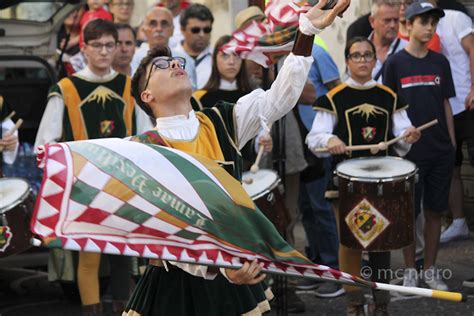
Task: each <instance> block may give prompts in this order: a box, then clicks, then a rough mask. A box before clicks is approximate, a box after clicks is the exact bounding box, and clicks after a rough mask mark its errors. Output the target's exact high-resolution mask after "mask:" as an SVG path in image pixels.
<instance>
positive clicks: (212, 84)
mask: <svg viewBox="0 0 474 316" xmlns="http://www.w3.org/2000/svg"><path fill="white" fill-rule="evenodd" d="M231 39H232V36H230V35H224V36H221V37H220V38H219V39H218V40H217V42H216V44H215V46H214V51H213V52H212V71H211V76H210V77H209V80H208V81H207V83H206V85H205V86H204V88H202V89H203V90H206V91H216V90H219V86H220V83H221V74H220V73H219V70H218V69H217V54H218V52H219V50H220V49H221V48H222V46H224V45H225V44H227V43H229V42H230V40H231ZM236 79H237V88H238V89H239V90H240V91H243V92H250V91H251V90H252V89H251V88H250V84H249V81H248V78H247V71H246V69H245V64H244V62H243V61H242V64H241V65H240V70H239V72H238V73H237V77H236Z"/></svg>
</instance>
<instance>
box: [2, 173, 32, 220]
mask: <svg viewBox="0 0 474 316" xmlns="http://www.w3.org/2000/svg"><path fill="white" fill-rule="evenodd" d="M29 191H30V186H29V184H28V182H26V181H25V180H23V179H20V178H0V197H1V199H0V213H3V212H5V211H8V210H9V209H11V208H13V207H15V206H16V205H17V204H18V203H19V202H21V201H23V200H24V198H25V196H26V195H28V193H29Z"/></svg>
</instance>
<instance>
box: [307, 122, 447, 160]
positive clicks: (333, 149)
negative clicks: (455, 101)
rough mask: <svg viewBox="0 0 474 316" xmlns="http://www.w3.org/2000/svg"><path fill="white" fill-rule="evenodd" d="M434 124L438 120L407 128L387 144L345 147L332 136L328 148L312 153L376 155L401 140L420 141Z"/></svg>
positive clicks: (408, 141) (411, 142)
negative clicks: (362, 152)
mask: <svg viewBox="0 0 474 316" xmlns="http://www.w3.org/2000/svg"><path fill="white" fill-rule="evenodd" d="M435 124H438V120H436V119H435V120H433V121H430V122H428V123H426V124H423V125H421V126H419V127H416V128H415V127H413V126H412V127H409V128H408V129H407V130H406V131H405V133H404V134H403V135H401V136H398V137H396V138H394V139H391V140H389V141H388V142H380V143H378V144H376V145H356V146H346V144H345V143H344V142H343V141H342V140H340V139H339V138H338V137H337V136H334V137H331V138H330V139H329V141H328V146H327V147H326V148H318V149H316V150H315V151H314V152H316V153H324V152H329V153H330V154H332V155H342V154H345V153H346V152H348V151H357V150H370V152H371V153H372V154H376V153H377V152H378V151H379V150H386V149H387V148H388V147H389V146H391V145H393V144H395V143H397V142H399V141H400V140H402V139H405V141H406V142H407V143H409V144H413V143H415V142H417V141H418V140H419V139H420V136H421V131H423V130H425V129H427V128H429V127H431V126H433V125H435Z"/></svg>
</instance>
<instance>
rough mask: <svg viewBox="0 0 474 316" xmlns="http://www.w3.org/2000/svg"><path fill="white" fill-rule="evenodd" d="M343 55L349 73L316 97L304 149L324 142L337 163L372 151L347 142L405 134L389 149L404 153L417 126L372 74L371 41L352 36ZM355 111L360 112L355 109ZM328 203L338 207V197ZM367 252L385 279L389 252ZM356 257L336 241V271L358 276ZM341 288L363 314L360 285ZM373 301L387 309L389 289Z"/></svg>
mask: <svg viewBox="0 0 474 316" xmlns="http://www.w3.org/2000/svg"><path fill="white" fill-rule="evenodd" d="M345 56H346V65H347V68H348V71H349V75H350V78H349V79H348V80H347V81H346V83H343V84H340V85H339V86H337V87H335V88H333V89H332V90H331V91H329V92H328V93H327V94H326V95H325V96H322V97H320V98H318V99H317V100H316V102H315V104H314V109H315V110H316V117H315V119H314V122H313V126H312V128H311V131H310V132H309V134H308V136H307V138H306V143H307V144H308V147H309V149H310V150H312V151H315V150H316V149H318V148H322V147H327V148H328V150H329V153H330V154H331V155H332V156H333V158H332V160H333V162H334V163H337V162H341V161H342V160H345V159H347V158H356V157H367V156H371V155H372V154H371V153H370V151H368V150H366V151H354V152H347V150H346V144H351V145H367V144H378V143H379V142H385V141H388V140H389V139H387V138H393V137H396V136H399V135H405V138H404V140H402V141H400V142H399V143H398V144H397V146H398V148H397V152H396V153H395V152H391V154H392V155H394V154H395V155H396V154H397V153H398V154H399V155H401V156H403V155H405V154H406V153H407V152H408V150H409V149H410V144H412V143H414V142H416V141H417V140H418V139H419V137H420V132H419V131H418V130H417V129H416V128H414V127H412V126H411V122H410V120H409V118H408V116H407V113H406V111H405V109H406V107H407V106H406V104H405V103H403V102H402V101H400V99H399V98H397V96H396V94H395V93H394V92H393V91H392V90H391V89H390V88H388V87H386V86H383V85H381V84H377V83H376V82H375V80H374V79H373V78H372V70H373V68H374V67H375V63H376V57H375V56H376V54H375V46H374V44H373V43H372V42H371V41H369V40H368V39H367V38H365V37H355V38H353V39H351V40H349V42H348V43H347V46H346V49H345ZM357 112H359V113H360V114H355V113H357ZM388 118H390V120H389V119H388ZM349 127H350V129H349ZM388 153H389V150H384V151H379V152H378V154H377V155H378V156H383V155H387V154H388ZM315 154H316V153H315ZM316 155H318V156H322V155H321V154H319V153H318V154H316ZM334 165H335V164H334ZM333 205H334V208H335V210H336V212H337V211H338V209H337V201H336V202H335V203H334V204H333ZM337 218H338V217H337ZM369 258H370V268H371V271H372V281H377V282H385V283H388V282H389V281H390V280H389V279H388V278H389V275H388V273H383V271H389V270H388V269H390V252H369ZM361 259H362V251H360V250H354V249H349V248H347V247H345V246H343V245H342V244H339V268H340V269H341V271H344V272H348V273H351V274H353V275H357V276H360V274H361ZM379 271H381V272H382V273H380V272H379ZM344 289H345V291H346V302H347V315H364V294H363V293H362V291H361V289H360V288H358V287H355V286H346V285H345V286H344ZM374 301H375V315H388V311H387V305H388V303H389V301H390V296H389V293H388V292H383V291H376V290H375V291H374Z"/></svg>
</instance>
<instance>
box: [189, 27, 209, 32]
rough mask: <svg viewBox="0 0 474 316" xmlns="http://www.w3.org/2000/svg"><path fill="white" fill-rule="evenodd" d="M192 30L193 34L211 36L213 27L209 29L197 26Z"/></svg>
mask: <svg viewBox="0 0 474 316" xmlns="http://www.w3.org/2000/svg"><path fill="white" fill-rule="evenodd" d="M190 30H191V33H193V34H198V33H201V32H204V33H205V34H209V33H211V31H212V27H209V26H206V27H198V26H195V27H192V28H191V29H190Z"/></svg>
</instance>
